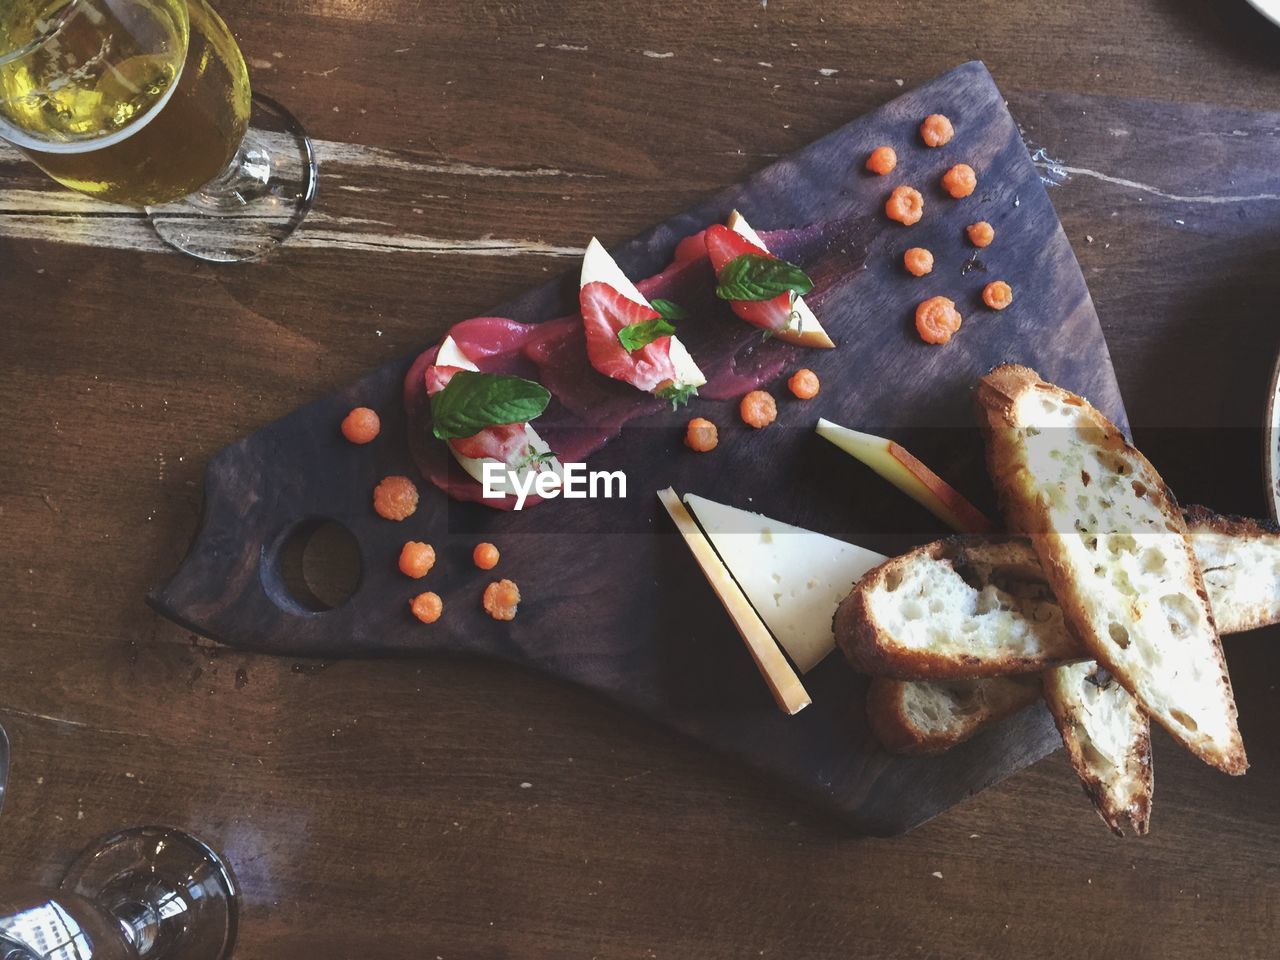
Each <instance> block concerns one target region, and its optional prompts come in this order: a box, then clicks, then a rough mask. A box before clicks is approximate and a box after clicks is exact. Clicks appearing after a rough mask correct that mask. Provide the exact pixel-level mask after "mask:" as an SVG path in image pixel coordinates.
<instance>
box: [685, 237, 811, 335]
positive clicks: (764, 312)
mask: <svg viewBox="0 0 1280 960" xmlns="http://www.w3.org/2000/svg"><path fill="white" fill-rule="evenodd" d="M739 220H740V218H739ZM741 222H743V224H744V225H745V221H741ZM747 230H748V231H749V230H750V228H749V227H747ZM705 241H706V246H707V254H708V255H709V256H710V257H711V266H712V268H713V269H714V270H715V271H716V276H717V277H718V276H720V273H721V271H723V270H724V268H725V267H726V266H728V265H729V263H731V262H732V261H733V260H735V259H737V258H738V257H740V256H742V255H743V254H746V253H754V254H757V255H759V256H763V257H768V258H769V259H771V260H777V259H778V258H777V257H775V256H774V255H773V254H772V253H770V252H769V251H768V250H766V249H765V248H764V246H763V245H761V244H756V243H752V242H751V241H750V240H748V239H747V238H746V237H745V236H743V235H742V234H741V233H739V232H738V231H737V230H734V229H731V228H730V227H726V226H724V225H723V224H719V223H716V224H712V225H711V226H710V227H708V228H707V230H706V233H705ZM729 306H730V307H731V308H732V309H733V312H734V313H736V314H737V315H738V316H739V317H741V318H742V319H743V320H745V321H747V323H750V324H754V325H755V326H757V327H762V328H763V329H765V330H768V331H770V332H771V333H772V334H773V335H774V336H775V337H777V338H778V339H779V340H783V341H785V342H787V343H794V344H796V345H797V346H801V347H833V346H835V344H833V343H832V342H831V338H830V337H828V336H827V334H826V331H824V330H823V329H822V326H821V324H819V323H818V322H817V318H816V317H814V316H813V313H812V311H810V310H809V309H808V307H807V306H806V305H805V304H804V301H803V298H801V297H793V296H792V294H791V293H789V292H788V293H782V294H779V295H778V296H776V297H774V298H773V299H772V300H730V301H729Z"/></svg>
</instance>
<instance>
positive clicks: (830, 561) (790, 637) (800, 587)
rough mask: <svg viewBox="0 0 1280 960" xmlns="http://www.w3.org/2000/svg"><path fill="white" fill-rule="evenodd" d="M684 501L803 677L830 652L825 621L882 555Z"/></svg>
mask: <svg viewBox="0 0 1280 960" xmlns="http://www.w3.org/2000/svg"><path fill="white" fill-rule="evenodd" d="M684 501H685V503H687V504H688V505H689V507H690V508H691V509H692V510H693V513H694V516H696V517H697V518H698V523H699V524H701V526H702V529H703V530H705V531H706V533H707V536H708V537H710V538H711V543H712V544H713V545H714V546H715V548H716V552H717V553H719V554H720V558H721V559H722V560H723V561H724V563H725V565H726V566H728V568H729V571H730V572H731V573H732V574H733V578H734V579H735V580H736V581H737V582H738V585H739V586H740V587H742V590H743V592H744V593H745V594H746V595H747V599H748V600H750V601H751V605H752V606H753V607H754V608H755V610H756V612H757V613H758V614H759V615H760V617H761V618H762V619H763V620H764V622H765V624H766V625H767V626H768V627H769V630H770V631H771V632H772V633H773V635H774V637H776V638H777V640H778V643H780V644H781V645H782V648H783V649H784V650H786V652H787V655H788V656H789V657H790V658H791V662H792V663H794V664H795V665H796V667H797V668H798V669H799V670H800V672H801V673H807V672H808V671H809V670H811V669H812V668H813V667H815V666H817V665H818V663H819V662H820V661H821V660H822V659H823V658H824V657H826V655H827V654H829V653H830V652H831V651H832V650H833V649H835V638H834V637H833V636H832V633H831V618H832V617H833V616H835V612H836V607H838V606H839V605H840V601H841V600H843V599H844V598H845V597H846V596H848V594H849V591H850V590H851V589H852V588H853V585H854V583H856V582H857V581H858V580H860V579H861V578H862V575H863V574H865V573H866V572H867V571H868V570H870V569H871V568H872V567H876V566H879V565H880V564H881V563H883V562H884V561H885V560H886V559H888V558H887V557H884V556H882V555H881V554H879V553H876V552H874V551H872V550H866V549H863V548H862V547H859V546H855V545H854V544H851V543H846V542H844V541H843V540H837V539H835V538H834V537H828V536H826V535H825V534H821V533H815V532H814V531H812V530H805V529H803V528H801V527H795V526H792V525H791V524H789V523H782V522H781V521H779V520H771V519H769V518H768V517H765V516H761V515H760V514H758V513H751V512H749V511H747V510H739V509H738V508H736V507H729V506H725V505H724V504H722V503H716V502H714V501H712V500H706V499H704V498H702V497H698V496H694V495H693V494H688V495H686V496H685V498H684Z"/></svg>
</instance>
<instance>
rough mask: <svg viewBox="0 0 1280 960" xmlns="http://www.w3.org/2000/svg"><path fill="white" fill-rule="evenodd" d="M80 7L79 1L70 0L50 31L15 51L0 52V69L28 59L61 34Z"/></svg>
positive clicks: (59, 13) (60, 11)
mask: <svg viewBox="0 0 1280 960" xmlns="http://www.w3.org/2000/svg"><path fill="white" fill-rule="evenodd" d="M78 6H80V0H71V2H70V3H68V4H67V5H66V6H64V7H63V8H62V9H61V10H59V11H58V19H57V21H56V24H55V26H54V27H53V29H52V30H50V31H48V32H47V33H44V34H42V35H41V36H39V37H37V38H36V39H34V40H32V41H31V42H30V43H28V44H25V45H24V46H21V47H18V48H17V49H16V50H0V67H3V66H4V65H5V64H8V63H13V62H14V61H15V60H21V59H22V58H23V57H29V56H31V54H33V53H35V52H36V51H37V50H39V49H40V48H41V47H43V46H44V45H45V44H46V43H48V42H49V41H50V40H52V39H53V38H54V37H56V36H57V35H58V34H59V33H61V32H62V28H63V27H65V26H66V25H67V21H68V20H70V19H71V15H72V14H73V13H74V12H75V10H76V8H77V7H78Z"/></svg>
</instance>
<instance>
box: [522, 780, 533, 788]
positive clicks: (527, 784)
mask: <svg viewBox="0 0 1280 960" xmlns="http://www.w3.org/2000/svg"><path fill="white" fill-rule="evenodd" d="M532 786H533V784H532V783H530V782H529V781H528V780H524V781H522V782H521V784H520V789H521V790H528V789H529V788H530V787H532Z"/></svg>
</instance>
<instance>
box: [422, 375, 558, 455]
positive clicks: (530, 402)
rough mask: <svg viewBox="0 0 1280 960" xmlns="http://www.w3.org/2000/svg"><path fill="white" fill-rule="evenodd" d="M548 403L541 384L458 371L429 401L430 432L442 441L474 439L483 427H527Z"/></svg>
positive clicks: (549, 397) (548, 397)
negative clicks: (526, 424)
mask: <svg viewBox="0 0 1280 960" xmlns="http://www.w3.org/2000/svg"><path fill="white" fill-rule="evenodd" d="M550 402H551V393H550V391H548V390H547V388H546V387H544V386H543V385H542V384H540V383H534V382H533V381H532V380H524V379H522V378H520V377H507V376H501V375H498V374H493V373H474V372H472V371H470V370H459V371H458V372H457V373H455V374H454V375H453V377H452V379H450V380H449V382H448V383H447V384H445V388H444V389H443V390H441V391H440V392H439V393H437V394H436V395H435V396H433V397H432V398H431V420H432V427H431V432H432V433H433V434H435V435H436V436H437V437H438V438H439V439H441V440H451V439H455V438H457V437H473V436H475V435H476V434H477V433H479V432H480V431H481V430H483V429H485V428H486V427H496V426H500V425H502V424H507V423H528V422H529V421H530V420H532V419H534V418H535V417H537V416H538V415H539V414H541V413H542V411H543V410H545V409H547V404H548V403H550Z"/></svg>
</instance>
